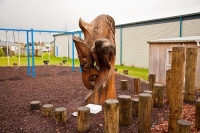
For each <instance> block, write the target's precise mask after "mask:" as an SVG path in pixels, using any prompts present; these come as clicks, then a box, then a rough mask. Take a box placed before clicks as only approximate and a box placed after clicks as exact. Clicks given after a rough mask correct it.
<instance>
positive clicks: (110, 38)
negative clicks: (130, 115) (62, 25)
mask: <svg viewBox="0 0 200 133" xmlns="http://www.w3.org/2000/svg"><path fill="white" fill-rule="evenodd" d="M79 27H80V28H81V30H82V31H83V34H84V40H83V39H81V38H79V37H77V36H74V37H73V41H74V42H75V47H76V50H77V53H78V58H79V60H80V65H81V67H82V80H83V83H84V85H85V87H86V88H87V89H88V90H89V92H88V94H87V96H86V98H85V101H86V102H87V103H94V104H100V105H103V104H104V101H105V100H106V99H116V90H115V79H114V64H115V56H116V47H115V21H114V19H113V18H112V17H111V16H109V15H99V16H97V17H96V18H95V19H94V20H93V21H92V22H91V23H86V22H84V21H83V20H82V19H81V18H80V20H79Z"/></svg>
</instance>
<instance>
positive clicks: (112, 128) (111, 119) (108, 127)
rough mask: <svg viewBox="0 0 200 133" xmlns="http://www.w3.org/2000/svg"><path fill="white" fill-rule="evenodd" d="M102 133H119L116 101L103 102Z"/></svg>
mask: <svg viewBox="0 0 200 133" xmlns="http://www.w3.org/2000/svg"><path fill="white" fill-rule="evenodd" d="M104 132H105V133H118V132H119V101H118V100H116V99H108V100H105V107H104Z"/></svg>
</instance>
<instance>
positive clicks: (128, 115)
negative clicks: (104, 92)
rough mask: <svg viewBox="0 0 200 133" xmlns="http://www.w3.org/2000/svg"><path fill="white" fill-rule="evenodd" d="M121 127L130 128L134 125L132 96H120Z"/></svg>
mask: <svg viewBox="0 0 200 133" xmlns="http://www.w3.org/2000/svg"><path fill="white" fill-rule="evenodd" d="M118 100H119V125H120V126H129V125H131V123H132V101H131V96H128V95H119V96H118Z"/></svg>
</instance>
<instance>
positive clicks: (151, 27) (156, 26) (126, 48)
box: [117, 19, 179, 68]
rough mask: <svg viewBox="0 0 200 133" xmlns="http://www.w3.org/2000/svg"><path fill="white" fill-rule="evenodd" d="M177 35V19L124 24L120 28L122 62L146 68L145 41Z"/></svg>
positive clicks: (146, 49) (147, 60)
mask: <svg viewBox="0 0 200 133" xmlns="http://www.w3.org/2000/svg"><path fill="white" fill-rule="evenodd" d="M178 36H179V19H170V20H162V21H155V22H146V23H141V24H134V25H132V26H124V27H123V29H122V63H123V64H124V65H128V66H136V67H145V68H148V62H149V58H148V57H149V46H148V44H147V41H149V40H154V39H160V38H172V37H178ZM117 54H119V53H117Z"/></svg>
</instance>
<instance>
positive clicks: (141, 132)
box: [138, 93, 152, 133]
mask: <svg viewBox="0 0 200 133" xmlns="http://www.w3.org/2000/svg"><path fill="white" fill-rule="evenodd" d="M151 111H152V96H151V94H148V93H140V94H139V108H138V133H151Z"/></svg>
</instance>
